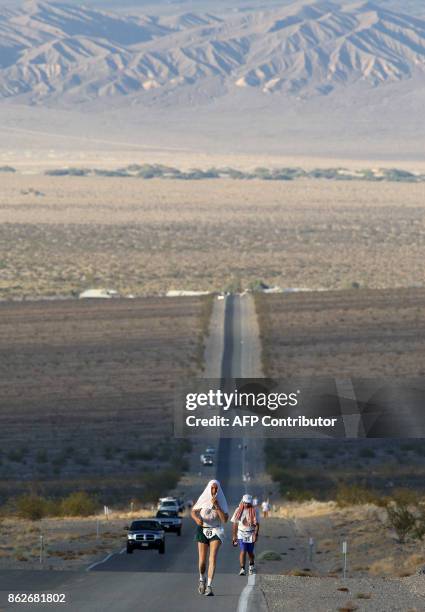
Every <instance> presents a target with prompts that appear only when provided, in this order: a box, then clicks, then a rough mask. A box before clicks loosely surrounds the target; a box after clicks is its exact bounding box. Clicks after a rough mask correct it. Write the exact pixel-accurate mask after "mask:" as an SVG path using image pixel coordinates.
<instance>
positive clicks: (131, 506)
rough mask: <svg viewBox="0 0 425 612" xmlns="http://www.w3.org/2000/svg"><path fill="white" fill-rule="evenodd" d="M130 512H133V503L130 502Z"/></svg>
mask: <svg viewBox="0 0 425 612" xmlns="http://www.w3.org/2000/svg"><path fill="white" fill-rule="evenodd" d="M130 512H134V502H131V504H130Z"/></svg>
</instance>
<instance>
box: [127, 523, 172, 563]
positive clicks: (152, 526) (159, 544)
mask: <svg viewBox="0 0 425 612" xmlns="http://www.w3.org/2000/svg"><path fill="white" fill-rule="evenodd" d="M125 529H126V530H127V531H128V533H127V554H131V553H132V552H133V551H134V550H135V549H136V548H137V549H139V550H144V549H152V548H153V549H155V550H157V551H158V552H159V554H160V555H163V554H164V553H165V531H164V529H163V528H162V526H161V524H160V523H159V522H158V521H157V520H156V519H140V520H137V521H133V522H132V523H131V525H130V527H125Z"/></svg>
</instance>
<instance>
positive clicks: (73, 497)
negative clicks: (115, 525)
mask: <svg viewBox="0 0 425 612" xmlns="http://www.w3.org/2000/svg"><path fill="white" fill-rule="evenodd" d="M98 507H99V504H98V502H97V501H96V499H94V498H93V497H91V496H90V495H88V494H87V493H85V492H84V491H78V492H76V493H71V494H70V495H68V497H65V498H64V499H63V500H62V502H61V514H63V515H64V516H90V515H92V514H95V512H96V510H97V509H98Z"/></svg>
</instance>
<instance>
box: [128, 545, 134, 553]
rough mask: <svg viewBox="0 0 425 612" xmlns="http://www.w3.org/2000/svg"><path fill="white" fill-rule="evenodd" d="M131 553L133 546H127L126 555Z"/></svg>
mask: <svg viewBox="0 0 425 612" xmlns="http://www.w3.org/2000/svg"><path fill="white" fill-rule="evenodd" d="M131 554H133V548H132V547H131V546H127V555H131Z"/></svg>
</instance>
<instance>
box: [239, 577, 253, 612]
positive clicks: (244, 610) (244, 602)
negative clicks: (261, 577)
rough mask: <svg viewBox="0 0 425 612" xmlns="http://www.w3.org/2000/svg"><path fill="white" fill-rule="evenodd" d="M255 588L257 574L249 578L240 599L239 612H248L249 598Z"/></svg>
mask: <svg viewBox="0 0 425 612" xmlns="http://www.w3.org/2000/svg"><path fill="white" fill-rule="evenodd" d="M254 587H255V574H251V576H248V582H247V584H246V587H245V588H244V590H243V591H242V593H241V595H240V597H239V601H238V610H237V612H248V604H249V598H250V596H251V594H252V591H253V590H254Z"/></svg>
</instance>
